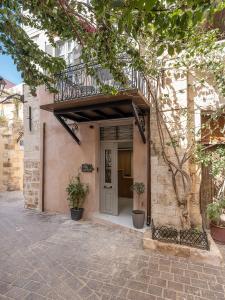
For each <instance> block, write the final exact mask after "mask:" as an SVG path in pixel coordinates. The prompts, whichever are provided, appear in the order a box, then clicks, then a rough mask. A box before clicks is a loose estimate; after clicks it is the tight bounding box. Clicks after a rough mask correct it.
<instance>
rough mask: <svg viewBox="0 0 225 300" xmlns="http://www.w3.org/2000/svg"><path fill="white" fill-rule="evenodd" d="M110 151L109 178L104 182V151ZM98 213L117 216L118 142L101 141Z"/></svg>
mask: <svg viewBox="0 0 225 300" xmlns="http://www.w3.org/2000/svg"><path fill="white" fill-rule="evenodd" d="M106 150H109V151H111V152H110V153H111V160H112V164H111V178H110V182H106V176H105V169H106V168H105V154H106V153H105V151H106ZM100 153H101V154H100V155H101V157H100V212H102V213H107V214H112V215H118V172H117V169H118V166H117V165H118V159H117V156H118V142H117V141H110V142H109V141H101V151H100Z"/></svg>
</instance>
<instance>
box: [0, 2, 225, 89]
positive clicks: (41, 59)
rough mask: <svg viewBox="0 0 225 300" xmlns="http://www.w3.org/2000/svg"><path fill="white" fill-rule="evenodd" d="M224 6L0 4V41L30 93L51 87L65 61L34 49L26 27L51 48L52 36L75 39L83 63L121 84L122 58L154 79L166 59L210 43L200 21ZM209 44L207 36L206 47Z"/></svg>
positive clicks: (186, 4) (192, 4) (210, 4)
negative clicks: (104, 71) (43, 36)
mask: <svg viewBox="0 0 225 300" xmlns="http://www.w3.org/2000/svg"><path fill="white" fill-rule="evenodd" d="M223 8H224V1H218V0H163V1H162V0H92V1H90V4H87V3H86V1H77V0H70V1H69V0H48V1H41V0H11V1H8V0H1V2H0V43H1V48H2V53H3V54H5V53H7V54H10V55H11V56H12V58H13V59H14V62H15V63H16V65H17V68H18V70H19V71H21V72H22V77H23V79H24V81H25V83H27V84H28V85H29V86H30V87H31V89H32V90H33V91H34V90H35V88H36V87H37V86H38V85H40V84H43V83H45V84H46V85H47V87H48V88H49V89H51V87H52V84H53V74H54V73H57V72H60V71H61V70H62V69H63V68H64V67H65V62H64V61H63V60H62V59H59V58H55V57H54V58H53V57H51V56H49V55H48V54H46V53H44V52H43V51H42V50H40V49H38V47H37V46H36V44H35V43H34V42H33V41H32V40H31V39H30V38H29V36H28V35H27V33H26V31H25V27H26V26H31V27H34V28H37V29H40V30H43V31H44V32H45V33H46V36H47V37H48V39H49V42H50V43H51V44H52V45H53V46H54V45H55V37H56V36H57V37H59V38H60V39H61V40H67V39H73V40H75V41H77V42H78V43H79V44H80V45H81V46H82V59H83V60H84V62H85V63H88V62H89V61H90V60H91V59H94V60H96V61H97V62H98V63H100V64H101V65H102V66H104V67H108V68H109V69H110V70H111V72H112V73H113V75H114V77H115V79H117V80H120V81H123V80H124V78H123V69H122V65H123V63H122V61H121V59H120V57H121V55H122V54H125V53H126V55H128V56H129V58H130V59H131V60H130V63H131V64H133V65H134V66H135V67H136V68H138V69H140V70H144V71H145V72H148V73H150V74H153V75H156V74H157V72H159V70H160V68H159V66H162V65H163V64H164V63H165V59H166V58H167V59H168V56H169V57H171V56H172V57H174V56H177V55H178V54H179V53H182V50H185V49H188V53H189V55H190V56H194V55H195V54H196V53H197V52H198V51H199V50H200V49H199V48H201V46H203V45H204V41H205V40H207V42H208V40H209V39H207V38H206V37H207V36H208V35H209V31H205V30H204V22H205V20H206V19H207V22H208V23H210V18H212V16H213V14H214V13H215V12H216V11H218V10H221V9H223ZM212 36H213V38H212ZM205 44H206V43H205ZM212 44H215V35H212V34H211V43H210V44H207V49H209V47H210V46H212ZM186 54H187V53H186ZM43 70H44V72H42V71H43Z"/></svg>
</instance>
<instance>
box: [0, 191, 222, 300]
mask: <svg viewBox="0 0 225 300" xmlns="http://www.w3.org/2000/svg"><path fill="white" fill-rule="evenodd" d="M21 199H22V196H21V194H18V193H13V192H11V193H2V194H0V300H3V299H22V300H23V299H25V300H37V299H72V300H76V299H90V300H94V299H104V300H107V299H118V300H119V299H120V300H122V299H131V300H139V299H141V300H160V299H172V300H175V299H178V300H181V299H182V300H184V299H187V300H192V299H193V300H203V299H210V300H214V299H225V296H224V293H225V267H223V266H221V267H213V266H210V265H203V264H196V263H191V262H188V261H187V260H185V259H180V258H175V257H168V256H163V255H160V254H158V253H155V252H145V251H143V250H142V246H141V245H142V242H141V236H139V235H138V234H137V233H131V232H126V231H124V230H120V229H117V228H116V229H115V228H112V227H110V226H106V225H97V224H93V223H91V222H80V223H75V222H73V221H71V220H70V219H69V218H68V217H67V216H63V215H50V214H41V213H37V212H34V211H30V210H25V209H24V208H23V202H22V201H21ZM221 251H223V253H225V248H223V247H221Z"/></svg>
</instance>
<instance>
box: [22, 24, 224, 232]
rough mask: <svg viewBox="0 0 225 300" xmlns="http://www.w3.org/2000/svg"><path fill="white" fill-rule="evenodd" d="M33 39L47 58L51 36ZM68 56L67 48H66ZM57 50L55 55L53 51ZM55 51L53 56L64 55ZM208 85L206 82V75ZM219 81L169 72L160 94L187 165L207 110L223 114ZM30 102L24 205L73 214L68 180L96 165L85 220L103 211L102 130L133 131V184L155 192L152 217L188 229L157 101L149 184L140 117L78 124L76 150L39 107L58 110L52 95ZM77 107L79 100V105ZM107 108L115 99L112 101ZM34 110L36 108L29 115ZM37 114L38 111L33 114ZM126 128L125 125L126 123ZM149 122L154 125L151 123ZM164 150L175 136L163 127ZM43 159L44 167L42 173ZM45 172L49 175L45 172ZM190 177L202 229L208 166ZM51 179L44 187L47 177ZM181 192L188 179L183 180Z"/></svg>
mask: <svg viewBox="0 0 225 300" xmlns="http://www.w3.org/2000/svg"><path fill="white" fill-rule="evenodd" d="M28 34H29V35H30V36H31V37H32V38H33V40H34V41H35V42H36V43H37V44H38V46H39V47H40V48H41V49H42V50H45V51H47V50H48V51H47V52H49V49H47V48H48V47H46V43H44V41H45V40H46V38H45V35H44V33H43V32H39V31H37V30H36V31H35V30H34V29H31V28H30V29H28ZM65 49H66V47H65ZM53 50H54V49H53ZM53 50H52V49H51V54H56V53H57V51H56V50H54V51H53ZM205 78H207V75H206V76H205ZM213 86H214V85H213V83H212V82H210V81H209V82H207V80H206V83H204V85H203V84H202V83H201V80H200V79H198V74H196V73H195V72H193V73H192V72H190V73H187V72H185V71H184V70H173V69H171V70H168V72H166V75H165V78H164V84H163V85H162V86H161V87H160V88H161V96H160V97H162V98H164V99H163V101H162V103H163V105H162V107H161V110H162V112H163V115H164V117H165V120H166V124H167V125H168V127H169V129H170V130H171V132H172V134H173V136H175V137H176V139H177V140H178V144H179V149H178V156H179V158H180V159H182V157H183V155H184V153H185V152H186V151H187V149H188V148H189V147H190V146H191V145H192V144H193V143H196V142H199V141H200V135H199V133H198V131H199V129H200V127H201V114H202V111H207V110H214V109H215V107H222V106H223V105H224V99H223V98H221V97H220V96H219V94H218V92H217V91H216V89H215V88H214V87H213ZM24 95H25V100H26V101H27V103H26V104H25V105H24V127H25V156H24V166H25V177H24V195H25V205H26V207H30V208H37V209H42V204H43V199H44V203H45V204H44V208H45V210H47V211H59V212H68V211H69V207H68V203H67V200H66V198H67V195H66V186H67V184H68V182H69V178H70V177H71V176H72V175H75V174H77V173H78V170H80V168H81V165H82V164H83V163H88V164H92V165H93V167H94V171H93V172H92V173H81V177H82V180H83V181H84V182H86V183H88V185H89V187H90V193H89V195H88V198H87V201H86V203H85V212H86V217H89V216H90V215H92V214H94V213H95V212H99V210H100V194H101V191H100V186H101V174H100V173H101V172H100V171H99V170H100V168H101V158H100V156H101V149H100V147H101V141H100V127H102V126H103V127H104V126H109V125H111V126H120V125H121V124H127V122H128V123H129V124H132V125H133V138H132V142H133V181H135V182H143V183H144V184H145V186H146V187H147V185H150V186H151V218H152V219H154V222H155V224H158V225H171V226H175V227H177V228H180V227H181V207H180V206H179V205H178V203H177V197H176V195H175V192H174V188H173V182H172V176H171V170H170V169H169V167H168V165H167V164H166V163H165V161H164V159H163V149H162V144H161V141H160V137H159V132H158V125H157V117H156V116H157V115H156V111H155V107H154V103H152V102H150V103H149V106H150V131H151V136H150V144H151V157H150V160H151V180H150V182H147V158H148V154H147V144H143V143H142V142H141V138H140V134H139V130H138V126H137V122H136V121H135V120H134V118H130V119H129V120H126V121H125V120H122V121H121V122H122V123H121V122H119V121H118V120H113V121H111V120H110V121H107V120H105V121H104V122H103V121H102V122H86V124H79V126H78V130H77V132H76V134H77V135H78V137H79V139H80V140H81V145H80V146H79V145H77V144H76V143H75V142H74V140H73V139H72V138H71V136H70V135H69V134H68V133H67V132H66V131H65V129H64V128H63V127H62V126H61V125H60V124H59V122H58V121H57V119H56V118H55V116H54V114H53V113H52V112H49V111H46V110H40V106H43V105H48V104H52V103H53V95H51V94H49V93H48V91H46V89H45V88H44V87H39V88H38V90H37V96H36V97H33V96H32V95H31V94H30V93H29V89H28V87H26V86H25V87H24ZM74 101H76V99H74ZM107 101H108V100H107ZM29 107H30V108H29ZM29 109H31V112H30V111H29ZM123 122H124V123H123ZM146 123H147V119H146ZM43 124H46V138H45V142H46V148H45V152H44V153H43V136H42V133H43ZM163 131H164V135H165V143H167V142H169V137H168V134H167V133H166V130H165V128H163ZM164 150H165V151H166V153H167V155H168V157H169V159H171V161H174V162H176V157H175V154H174V150H173V148H172V147H170V146H168V145H166V147H165V149H164ZM43 155H44V156H45V165H44V167H43ZM43 168H44V170H43ZM184 170H185V171H186V172H187V173H188V174H189V175H190V179H191V187H190V196H189V199H188V205H187V211H188V213H189V215H190V224H191V225H192V226H194V227H199V226H201V224H202V219H201V214H200V199H199V191H200V185H201V166H199V165H197V164H195V163H194V162H193V159H189V160H187V162H186V163H185V164H184ZM43 174H45V175H44V176H45V179H44V180H43V178H42V175H43ZM178 181H179V183H180V185H179V186H182V179H181V178H179V176H178ZM142 200H143V207H144V208H145V210H146V209H147V192H146V191H145V193H144V195H143V199H142ZM137 207H138V205H137V195H135V194H134V196H133V206H132V208H137Z"/></svg>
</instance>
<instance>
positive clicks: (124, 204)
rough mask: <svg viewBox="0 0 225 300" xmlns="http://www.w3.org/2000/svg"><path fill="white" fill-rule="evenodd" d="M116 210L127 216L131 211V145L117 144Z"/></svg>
mask: <svg viewBox="0 0 225 300" xmlns="http://www.w3.org/2000/svg"><path fill="white" fill-rule="evenodd" d="M117 151H118V170H117V172H118V210H119V214H129V215H131V212H132V210H133V191H132V185H133V143H132V142H119V143H118V149H117Z"/></svg>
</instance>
